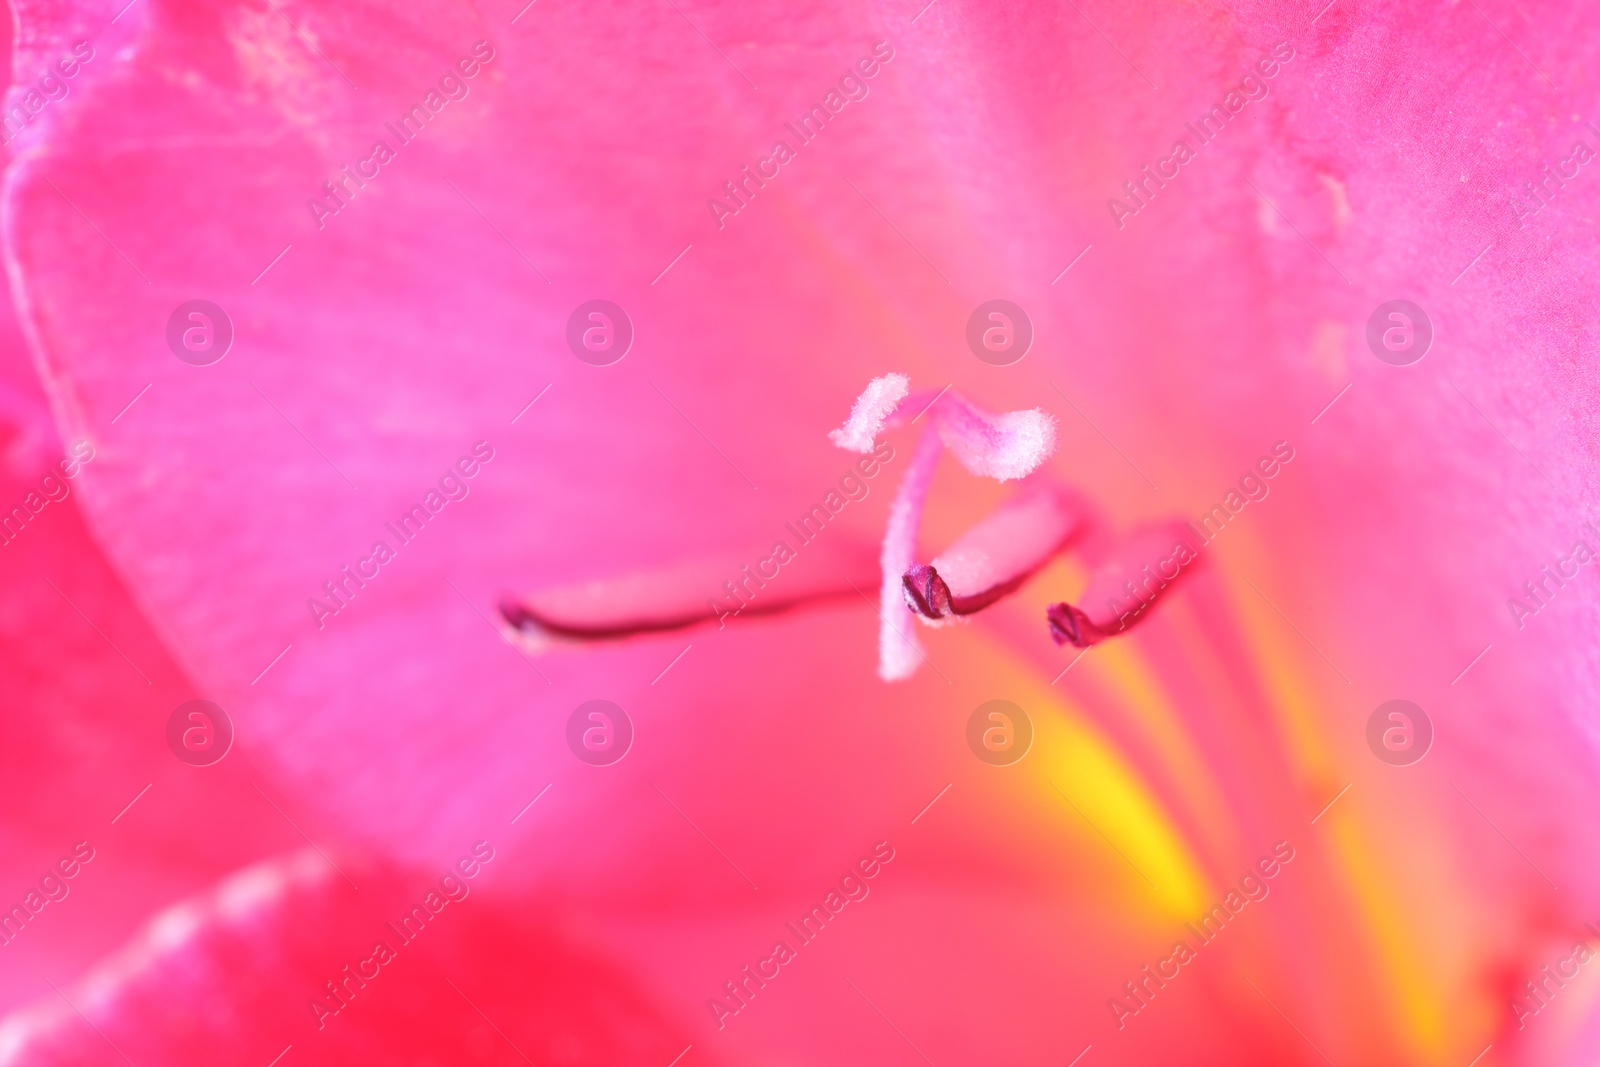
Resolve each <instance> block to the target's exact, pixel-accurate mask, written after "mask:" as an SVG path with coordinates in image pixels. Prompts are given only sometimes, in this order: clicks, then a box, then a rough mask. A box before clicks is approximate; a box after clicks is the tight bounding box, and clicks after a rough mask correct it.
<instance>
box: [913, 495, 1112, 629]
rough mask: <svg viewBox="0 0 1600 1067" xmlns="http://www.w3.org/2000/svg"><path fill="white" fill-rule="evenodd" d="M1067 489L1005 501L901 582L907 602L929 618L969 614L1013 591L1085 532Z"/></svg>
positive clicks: (1078, 508) (1081, 515)
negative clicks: (1081, 531)
mask: <svg viewBox="0 0 1600 1067" xmlns="http://www.w3.org/2000/svg"><path fill="white" fill-rule="evenodd" d="M1083 523H1084V516H1083V510H1082V509H1081V508H1080V507H1079V506H1077V504H1076V502H1075V501H1074V500H1073V499H1072V498H1071V497H1070V496H1069V494H1067V493H1066V492H1065V491H1063V490H1061V489H1059V488H1056V487H1041V488H1038V489H1035V490H1033V491H1031V492H1027V493H1023V494H1020V495H1018V496H1016V497H1014V498H1012V499H1011V500H1009V501H1007V502H1006V503H1005V504H1004V505H1002V506H1001V507H1000V508H999V509H998V510H996V511H995V512H994V513H993V514H992V515H990V516H989V517H988V518H986V519H984V520H983V521H982V522H980V523H978V524H977V525H976V526H974V527H973V528H972V529H970V530H968V531H967V532H966V533H964V534H962V535H961V537H960V538H958V539H957V540H956V542H955V543H954V544H953V545H951V546H950V547H949V548H947V549H945V550H944V552H942V553H940V555H939V556H938V558H937V559H935V560H934V561H933V563H932V564H931V565H928V564H921V563H919V564H915V565H914V566H912V567H911V568H909V569H908V570H907V571H906V573H905V576H904V578H903V584H904V586H905V594H906V602H907V604H908V605H910V607H911V609H912V610H913V611H915V612H917V613H918V614H919V615H922V616H923V617H924V618H927V619H942V618H948V617H950V616H953V615H970V614H972V613H973V612H975V611H981V610H982V609H984V608H986V607H988V606H989V605H990V604H993V603H994V602H995V601H996V600H999V599H1000V598H1001V597H1003V596H1005V595H1007V594H1008V593H1011V592H1012V591H1014V590H1015V589H1016V588H1017V587H1018V586H1020V585H1021V584H1022V583H1023V582H1024V581H1026V580H1027V579H1028V577H1029V576H1030V575H1032V574H1033V573H1034V572H1035V571H1037V570H1038V569H1039V568H1040V567H1042V566H1044V564H1045V563H1046V562H1048V561H1049V560H1050V558H1051V557H1052V556H1054V555H1055V554H1056V553H1057V552H1059V551H1061V549H1062V548H1063V547H1065V546H1066V544H1067V542H1068V541H1069V540H1071V538H1072V537H1073V535H1074V534H1075V533H1077V532H1079V531H1080V530H1081V529H1082V528H1083Z"/></svg>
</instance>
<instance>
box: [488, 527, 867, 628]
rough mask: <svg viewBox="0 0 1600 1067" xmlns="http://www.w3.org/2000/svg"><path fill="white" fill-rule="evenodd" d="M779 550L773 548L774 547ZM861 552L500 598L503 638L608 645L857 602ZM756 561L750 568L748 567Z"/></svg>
mask: <svg viewBox="0 0 1600 1067" xmlns="http://www.w3.org/2000/svg"><path fill="white" fill-rule="evenodd" d="M776 547H777V546H774V548H776ZM862 547H864V546H861V545H859V544H858V543H857V544H852V545H849V546H845V545H837V546H832V547H830V546H824V545H817V546H814V547H813V546H802V547H801V548H800V550H799V551H798V552H796V553H788V554H781V555H780V554H778V553H776V552H775V553H773V554H771V555H769V556H768V557H767V558H762V557H761V554H760V553H754V552H752V553H749V554H746V555H745V556H742V557H735V556H731V555H730V556H728V557H720V558H713V559H702V560H697V561H693V562H689V563H684V564H680V565H677V566H672V567H662V568H656V569H653V570H643V571H636V572H634V573H632V574H625V575H621V576H617V577H609V578H604V579H600V580H597V581H592V582H583V583H579V584H576V585H566V586H556V587H552V588H545V589H540V590H537V591H535V592H531V593H523V594H519V595H514V596H505V597H503V598H501V601H500V605H499V606H500V614H501V616H502V617H503V618H504V619H505V621H506V622H507V623H508V624H509V627H510V630H511V633H510V634H509V635H508V636H510V637H512V638H513V639H515V640H516V642H517V643H518V644H520V645H522V646H524V647H525V648H527V649H529V650H530V651H545V650H546V649H547V648H548V646H549V645H551V644H554V643H556V642H559V641H606V640H618V639H621V638H626V637H632V636H634V635H637V634H650V633H663V632H666V631H670V630H681V629H685V628H687V627H691V626H699V625H705V624H716V625H717V627H718V628H719V629H720V628H721V627H722V626H725V625H726V624H727V621H728V620H729V619H731V618H735V617H739V616H744V615H773V614H777V613H779V612H782V611H787V610H789V609H790V608H794V607H799V606H802V605H804V604H808V603H811V602H812V601H817V600H823V599H829V598H833V597H846V598H856V597H858V595H859V593H858V591H859V590H860V589H861V588H862V587H863V586H866V585H869V584H871V582H872V568H873V561H872V558H871V556H870V555H869V554H867V553H865V552H862V551H861V548H862ZM752 561H754V562H752Z"/></svg>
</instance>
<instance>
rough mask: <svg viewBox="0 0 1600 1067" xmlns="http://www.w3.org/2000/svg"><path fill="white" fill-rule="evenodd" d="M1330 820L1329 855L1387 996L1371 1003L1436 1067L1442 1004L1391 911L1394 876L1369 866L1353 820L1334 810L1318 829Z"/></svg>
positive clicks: (1396, 912) (1412, 941) (1409, 933)
mask: <svg viewBox="0 0 1600 1067" xmlns="http://www.w3.org/2000/svg"><path fill="white" fill-rule="evenodd" d="M1348 810H1353V809H1347V811H1348ZM1330 820H1331V821H1332V823H1333V825H1332V826H1331V827H1329V833H1330V835H1331V836H1332V839H1333V841H1332V843H1333V851H1334V852H1336V853H1337V854H1338V856H1339V865H1338V868H1337V870H1338V871H1339V872H1340V873H1342V874H1343V875H1344V882H1345V884H1346V885H1347V886H1348V887H1349V889H1350V891H1351V892H1352V893H1353V894H1354V896H1355V898H1356V902H1357V904H1358V905H1359V906H1360V908H1361V910H1362V912H1363V913H1364V915H1365V919H1366V923H1365V925H1366V929H1367V930H1368V931H1369V932H1370V934H1371V937H1372V939H1373V940H1374V941H1375V942H1376V944H1375V947H1376V949H1377V952H1378V956H1379V957H1380V958H1381V959H1382V961H1383V964H1384V966H1383V967H1382V968H1381V969H1380V970H1379V972H1378V974H1376V975H1374V976H1373V980H1374V981H1380V982H1383V983H1384V984H1385V985H1387V986H1388V987H1389V990H1390V994H1391V995H1389V996H1380V997H1377V998H1375V999H1376V1000H1377V1001H1378V1002H1380V1003H1386V1004H1389V1005H1392V1006H1393V1010H1394V1012H1395V1014H1396V1015H1397V1016H1398V1018H1397V1020H1396V1021H1397V1022H1399V1023H1401V1025H1400V1026H1399V1027H1397V1029H1398V1032H1399V1035H1400V1037H1401V1038H1403V1039H1404V1040H1405V1041H1406V1043H1407V1044H1409V1045H1410V1046H1411V1051H1412V1052H1413V1053H1415V1054H1417V1055H1418V1056H1419V1058H1427V1059H1429V1060H1431V1061H1433V1062H1440V1061H1441V1060H1442V1057H1443V1054H1444V1052H1445V1051H1446V1049H1447V1048H1449V1047H1450V1046H1449V1045H1448V1044H1447V1043H1446V1040H1445V1039H1446V1037H1447V1034H1446V1031H1445V1025H1444V1023H1445V1010H1446V1009H1445V1005H1444V998H1443V996H1442V994H1441V992H1440V990H1439V989H1437V988H1436V987H1435V986H1434V984H1433V983H1432V982H1430V981H1429V979H1428V975H1427V969H1426V968H1425V967H1424V966H1423V965H1422V961H1421V958H1420V956H1421V953H1420V952H1419V946H1418V945H1417V944H1416V938H1415V937H1414V936H1413V930H1414V929H1415V928H1414V927H1413V926H1410V925H1407V923H1406V921H1405V917H1404V912H1403V911H1402V910H1401V909H1399V908H1396V907H1395V902H1394V892H1393V890H1392V887H1391V885H1390V883H1391V882H1392V881H1393V879H1394V875H1393V873H1392V872H1388V873H1385V872H1384V871H1381V870H1380V869H1379V868H1378V866H1377V864H1375V863H1374V862H1373V860H1372V857H1371V856H1370V855H1369V854H1368V851H1367V847H1366V842H1365V841H1364V839H1363V834H1362V831H1361V830H1360V829H1359V827H1358V825H1357V823H1356V820H1355V818H1354V817H1353V816H1350V815H1349V814H1339V813H1338V809H1337V808H1335V809H1334V810H1333V811H1331V812H1329V814H1328V816H1327V818H1324V819H1323V820H1322V823H1327V822H1329V821H1330ZM1319 825H1320V824H1319Z"/></svg>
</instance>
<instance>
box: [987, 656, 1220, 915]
mask: <svg viewBox="0 0 1600 1067" xmlns="http://www.w3.org/2000/svg"><path fill="white" fill-rule="evenodd" d="M967 634H968V635H970V636H972V637H975V638H977V641H976V642H975V644H978V645H979V646H981V648H982V650H983V652H984V654H985V658H986V659H989V660H991V661H992V662H991V663H988V664H981V665H980V668H979V669H980V670H981V671H982V673H983V675H984V676H986V677H990V678H1004V679H1006V680H1007V683H1008V685H1007V688H1008V689H1009V690H1010V692H1011V694H1014V695H1012V696H1010V697H1008V699H1012V700H1015V701H1016V702H1017V703H1018V704H1020V705H1021V706H1022V707H1023V709H1024V710H1026V711H1027V712H1028V715H1029V716H1030V718H1032V720H1033V725H1034V733H1035V739H1034V749H1033V751H1031V752H1030V753H1029V754H1028V755H1027V756H1026V757H1025V758H1024V760H1023V763H1022V764H1021V767H1022V769H1024V770H1026V771H1028V772H1029V773H1030V775H1031V776H1032V777H1033V778H1034V779H1035V780H1036V781H1037V782H1038V783H1039V791H1040V802H1041V803H1043V804H1044V805H1046V806H1047V807H1048V808H1049V809H1050V810H1051V811H1053V812H1055V813H1056V814H1057V816H1058V818H1059V819H1060V820H1061V821H1062V822H1064V823H1067V824H1076V825H1077V827H1078V828H1079V829H1080V830H1081V832H1082V833H1083V834H1085V835H1087V836H1088V837H1090V838H1092V839H1093V840H1094V841H1097V842H1100V843H1101V844H1102V845H1103V844H1104V842H1101V841H1100V839H1101V835H1104V837H1105V839H1106V840H1107V841H1109V842H1110V843H1111V844H1112V845H1113V846H1114V847H1115V848H1116V850H1117V851H1119V852H1121V853H1122V855H1123V857H1124V858H1126V859H1127V861H1128V862H1129V863H1130V864H1132V865H1133V866H1134V868H1136V870H1137V871H1138V872H1141V873H1142V874H1143V877H1140V875H1139V874H1136V873H1134V872H1133V871H1130V872H1129V873H1128V877H1129V878H1131V879H1134V880H1135V882H1136V884H1140V885H1143V884H1144V881H1145V879H1146V878H1148V879H1149V881H1150V882H1151V883H1153V884H1154V889H1153V893H1154V899H1155V901H1156V904H1157V905H1158V907H1159V908H1160V910H1161V911H1162V912H1164V913H1166V914H1165V916H1164V917H1163V919H1162V922H1163V923H1165V922H1167V921H1168V917H1170V918H1176V919H1178V920H1179V921H1182V920H1184V919H1188V918H1191V917H1193V916H1194V915H1195V914H1197V913H1198V912H1199V911H1200V909H1201V908H1202V907H1205V906H1207V903H1208V902H1209V900H1210V898H1211V896H1212V895H1213V894H1212V888H1211V886H1210V885H1209V884H1208V883H1207V880H1206V877H1205V874H1204V872H1203V871H1202V869H1201V867H1200V864H1199V863H1198V862H1197V860H1196V858H1195V856H1194V854H1193V853H1192V852H1191V850H1190V849H1189V846H1188V844H1187V843H1186V842H1185V840H1184V838H1183V834H1182V833H1181V832H1180V831H1179V830H1178V828H1177V826H1176V824H1175V823H1174V821H1173V820H1172V819H1171V818H1170V816H1169V815H1168V813H1167V812H1166V811H1165V809H1164V808H1163V806H1162V804H1161V802H1160V800H1159V799H1158V798H1157V797H1156V795H1155V793H1154V791H1153V790H1151V789H1150V788H1149V786H1148V784H1147V783H1146V782H1145V781H1144V780H1143V778H1142V777H1141V775H1140V773H1139V771H1138V770H1137V769H1136V768H1135V767H1134V766H1133V765H1132V764H1131V763H1130V762H1129V761H1128V760H1126V759H1125V758H1124V757H1123V754H1122V753H1121V752H1119V751H1118V750H1117V748H1116V746H1115V745H1114V744H1113V743H1112V741H1111V740H1110V739H1109V738H1108V737H1106V736H1105V735H1104V734H1103V733H1101V731H1100V730H1099V729H1098V727H1096V725H1095V723H1094V720H1093V719H1092V718H1091V717H1090V716H1089V715H1088V713H1087V712H1086V711H1085V710H1084V709H1083V708H1082V707H1080V706H1079V705H1078V704H1077V703H1076V702H1074V701H1073V700H1072V699H1071V698H1070V697H1069V696H1067V695H1066V694H1065V693H1062V692H1058V691H1055V690H1052V689H1051V688H1050V687H1049V685H1048V683H1047V682H1046V681H1045V680H1043V679H1041V678H1040V677H1039V676H1038V674H1037V673H1036V671H1035V670H1034V668H1032V667H1031V666H1030V665H1028V664H1025V663H1023V662H1022V661H1020V660H1018V659H1017V658H1015V657H1014V656H1012V655H1011V654H1010V652H1009V649H1008V648H1007V646H1005V645H1003V644H999V643H997V642H996V641H995V640H994V639H993V638H992V637H991V636H990V635H988V634H986V633H984V632H983V631H982V630H981V629H978V628H976V627H974V628H972V629H971V630H968V631H967ZM1057 790H1059V792H1057ZM1063 796H1065V797H1066V798H1068V799H1069V800H1070V801H1071V804H1068V803H1065V802H1063V800H1062V797H1063ZM1074 805H1075V806H1076V807H1077V809H1078V810H1077V811H1074V810H1073V806H1074ZM1080 813H1081V817H1080ZM1085 819H1086V820H1088V822H1089V823H1090V824H1091V825H1090V826H1084V825H1083V823H1084V820H1085ZM1096 831H1098V833H1097V832H1096ZM1117 862H1120V861H1117ZM1141 917H1143V918H1145V919H1146V920H1147V921H1148V919H1149V918H1150V916H1149V915H1148V913H1144V914H1143V915H1142V916H1141Z"/></svg>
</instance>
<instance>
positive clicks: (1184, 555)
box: [1045, 522, 1201, 648]
mask: <svg viewBox="0 0 1600 1067" xmlns="http://www.w3.org/2000/svg"><path fill="white" fill-rule="evenodd" d="M1200 559H1201V555H1200V539H1199V537H1198V536H1197V535H1196V534H1195V532H1194V529H1193V528H1192V527H1191V526H1189V525H1188V524H1187V523H1180V522H1172V523H1167V524H1164V525H1162V526H1158V527H1152V528H1147V529H1144V530H1142V531H1139V532H1138V533H1135V534H1133V535H1132V536H1130V537H1129V538H1128V539H1127V540H1125V541H1124V542H1123V543H1122V544H1120V545H1118V546H1117V547H1116V548H1115V549H1113V551H1112V553H1111V555H1110V557H1109V558H1108V559H1106V560H1105V561H1104V562H1103V563H1101V564H1100V566H1099V567H1097V568H1095V571H1094V574H1093V575H1092V576H1091V577H1090V579H1089V584H1088V586H1087V587H1086V588H1085V589H1084V591H1083V595H1082V596H1081V597H1080V598H1079V604H1081V605H1083V606H1082V607H1079V606H1076V605H1073V604H1070V603H1067V602H1065V601H1063V602H1061V603H1059V604H1053V605H1051V607H1050V608H1049V609H1048V610H1047V611H1046V613H1045V616H1046V618H1047V619H1048V620H1049V623H1050V636H1051V637H1052V638H1054V639H1055V642H1056V644H1058V645H1072V646H1073V647H1075V648H1088V647H1089V646H1090V645H1093V644H1097V643H1099V642H1100V641H1104V640H1105V639H1106V638H1108V637H1114V636H1116V635H1117V634H1120V633H1126V632H1127V631H1128V630H1129V629H1130V628H1132V627H1133V626H1134V625H1136V624H1137V623H1138V622H1139V621H1140V620H1142V619H1143V618H1144V617H1145V614H1146V612H1147V611H1148V610H1149V609H1150V608H1151V607H1153V606H1154V605H1155V604H1156V602H1157V601H1158V600H1160V599H1161V598H1162V597H1164V596H1166V595H1167V592H1168V590H1170V589H1171V588H1172V586H1173V584H1174V583H1175V582H1177V581H1178V579H1180V578H1182V577H1183V576H1184V575H1185V574H1188V573H1189V572H1190V571H1192V570H1193V569H1194V568H1195V565H1196V564H1198V563H1199V562H1200Z"/></svg>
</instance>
